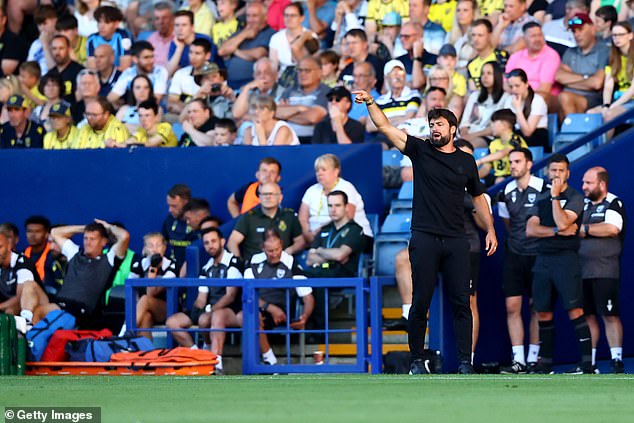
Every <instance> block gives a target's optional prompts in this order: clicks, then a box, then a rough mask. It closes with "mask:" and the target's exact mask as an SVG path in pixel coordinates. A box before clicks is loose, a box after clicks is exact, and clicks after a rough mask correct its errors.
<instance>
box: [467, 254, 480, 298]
mask: <svg viewBox="0 0 634 423" xmlns="http://www.w3.org/2000/svg"><path fill="white" fill-rule="evenodd" d="M469 260H470V263H469V264H470V272H469V295H475V294H476V292H478V285H479V284H480V252H477V253H474V252H471V253H469Z"/></svg>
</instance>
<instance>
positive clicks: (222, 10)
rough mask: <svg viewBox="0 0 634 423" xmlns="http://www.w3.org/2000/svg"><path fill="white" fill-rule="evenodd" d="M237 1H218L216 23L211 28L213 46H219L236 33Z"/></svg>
mask: <svg viewBox="0 0 634 423" xmlns="http://www.w3.org/2000/svg"><path fill="white" fill-rule="evenodd" d="M236 9H238V1H237V0H218V22H216V23H215V24H214V26H213V27H212V28H211V35H212V39H213V41H214V44H215V45H217V46H219V45H221V44H222V43H224V42H225V41H227V40H228V39H229V38H230V37H231V36H232V35H233V34H235V33H236V32H237V31H238V19H237V18H236Z"/></svg>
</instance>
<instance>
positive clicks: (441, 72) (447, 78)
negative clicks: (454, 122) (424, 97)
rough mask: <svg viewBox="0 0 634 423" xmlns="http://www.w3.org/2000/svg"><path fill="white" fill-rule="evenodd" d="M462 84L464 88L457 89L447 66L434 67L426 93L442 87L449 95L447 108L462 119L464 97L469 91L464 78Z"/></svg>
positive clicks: (428, 79) (430, 72) (428, 80)
mask: <svg viewBox="0 0 634 423" xmlns="http://www.w3.org/2000/svg"><path fill="white" fill-rule="evenodd" d="M452 48H453V46H452ZM458 76H461V75H458ZM461 83H462V86H459V87H456V86H455V85H454V81H453V78H452V71H451V70H450V69H448V68H446V67H445V66H442V65H434V66H432V67H431V69H429V76H428V78H427V88H426V90H425V92H427V90H429V88H431V87H440V88H442V89H443V90H445V92H446V93H447V97H446V99H445V101H446V103H445V106H446V107H445V108H447V109H449V110H451V111H452V112H453V114H454V115H456V117H457V118H460V116H462V111H463V109H464V95H465V94H466V91H467V81H466V80H465V79H464V78H462V81H461ZM460 94H462V95H460ZM425 113H427V112H425Z"/></svg>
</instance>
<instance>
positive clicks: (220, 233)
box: [200, 217, 225, 239]
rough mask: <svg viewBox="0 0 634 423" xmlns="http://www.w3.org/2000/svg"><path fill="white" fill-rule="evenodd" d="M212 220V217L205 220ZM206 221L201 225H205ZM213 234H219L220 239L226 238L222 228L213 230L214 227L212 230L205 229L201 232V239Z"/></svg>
mask: <svg viewBox="0 0 634 423" xmlns="http://www.w3.org/2000/svg"><path fill="white" fill-rule="evenodd" d="M210 218H211V217H206V218H205V219H210ZM205 219H203V220H201V222H200V224H201V225H202V224H203V222H205ZM212 232H213V233H215V234H217V235H218V238H220V239H224V238H225V237H224V235H223V234H222V231H221V230H220V228H213V227H212V228H206V229H203V230H202V231H201V232H200V237H201V238H203V237H204V236H205V235H207V234H208V233H212Z"/></svg>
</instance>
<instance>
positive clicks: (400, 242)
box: [374, 233, 410, 276]
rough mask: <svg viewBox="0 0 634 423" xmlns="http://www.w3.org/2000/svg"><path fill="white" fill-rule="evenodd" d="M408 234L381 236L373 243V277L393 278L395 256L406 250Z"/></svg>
mask: <svg viewBox="0 0 634 423" xmlns="http://www.w3.org/2000/svg"><path fill="white" fill-rule="evenodd" d="M409 238H410V234H409V233H400V234H381V235H379V236H377V237H376V239H375V241H374V274H375V276H393V275H394V261H395V258H396V255H397V254H398V253H399V251H401V250H402V249H404V248H407V244H408V243H409Z"/></svg>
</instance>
